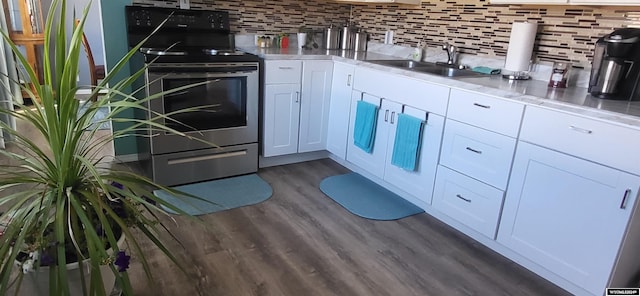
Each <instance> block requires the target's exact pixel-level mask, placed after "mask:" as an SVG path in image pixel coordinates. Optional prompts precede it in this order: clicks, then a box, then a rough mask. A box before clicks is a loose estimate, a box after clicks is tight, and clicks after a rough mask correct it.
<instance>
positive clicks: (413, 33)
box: [133, 0, 640, 67]
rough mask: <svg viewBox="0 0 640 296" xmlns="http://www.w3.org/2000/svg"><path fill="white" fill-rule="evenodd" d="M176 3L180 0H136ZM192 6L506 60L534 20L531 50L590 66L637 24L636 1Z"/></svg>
mask: <svg viewBox="0 0 640 296" xmlns="http://www.w3.org/2000/svg"><path fill="white" fill-rule="evenodd" d="M133 2H134V3H135V4H144V5H155V6H164V7H178V0H171V1H169V0H164V1H160V0H134V1H133ZM191 7H192V8H195V9H198V8H206V9H222V10H228V11H229V12H230V16H231V25H232V28H234V32H235V33H243V34H247V33H255V34H273V33H280V32H288V33H294V32H296V31H297V30H298V28H299V27H300V26H301V25H303V24H304V25H306V26H307V27H310V28H313V29H317V30H320V29H322V28H324V27H326V26H328V25H329V24H331V23H333V24H338V25H340V24H344V23H345V22H346V21H348V20H351V21H354V22H356V23H357V25H358V26H359V27H362V28H365V29H366V30H367V31H368V32H369V35H370V39H371V40H373V41H378V42H383V40H384V33H385V31H387V30H393V31H395V37H394V41H395V43H396V44H397V45H404V46H415V45H417V43H418V42H419V41H421V40H424V41H426V43H427V44H428V45H429V46H430V47H434V46H438V45H439V44H440V43H442V42H444V41H448V42H450V43H453V44H455V45H456V46H458V47H459V48H460V51H461V52H462V53H465V54H470V55H478V56H486V57H500V58H504V56H505V55H506V52H507V45H508V43H509V34H510V31H511V24H512V23H513V22H514V21H525V20H530V21H537V22H538V23H539V24H540V26H539V28H538V34H537V36H536V43H535V48H534V54H535V56H536V57H537V58H538V59H539V60H540V61H558V60H560V61H571V62H573V63H574V65H575V66H578V67H589V66H590V62H591V58H592V52H593V47H594V43H595V41H596V40H597V39H598V38H599V37H600V36H602V35H605V34H607V33H610V32H611V31H613V30H614V29H615V28H620V27H639V26H640V7H617V6H566V5H490V4H489V3H488V1H487V0H457V1H452V0H429V1H423V3H422V4H421V5H420V6H415V5H414V6H411V5H410V6H403V5H389V4H368V5H346V4H341V3H334V2H330V1H326V0H311V1H302V0H280V1H273V0H264V1H258V0H232V1H217V0H192V1H191Z"/></svg>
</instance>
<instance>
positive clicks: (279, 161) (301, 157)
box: [258, 150, 329, 168]
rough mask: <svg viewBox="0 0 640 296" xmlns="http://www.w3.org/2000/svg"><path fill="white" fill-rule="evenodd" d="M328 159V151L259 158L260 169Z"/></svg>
mask: <svg viewBox="0 0 640 296" xmlns="http://www.w3.org/2000/svg"><path fill="white" fill-rule="evenodd" d="M328 157H329V152H328V151H326V150H322V151H314V152H305V153H296V154H288V155H280V156H272V157H263V156H260V157H259V158H258V168H267V167H272V166H279V165H285V164H292V163H298V162H305V161H312V160H318V159H323V158H328Z"/></svg>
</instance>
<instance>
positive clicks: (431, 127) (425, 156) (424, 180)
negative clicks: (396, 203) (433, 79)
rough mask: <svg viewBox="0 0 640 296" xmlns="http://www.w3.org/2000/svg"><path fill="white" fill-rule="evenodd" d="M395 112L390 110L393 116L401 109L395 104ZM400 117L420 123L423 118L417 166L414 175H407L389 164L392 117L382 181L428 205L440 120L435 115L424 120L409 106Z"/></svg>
mask: <svg viewBox="0 0 640 296" xmlns="http://www.w3.org/2000/svg"><path fill="white" fill-rule="evenodd" d="M396 108H397V109H393V112H402V105H399V104H398V105H397V106H396ZM404 113H405V114H407V115H410V116H413V117H416V118H420V119H425V118H427V121H426V123H425V124H424V127H423V130H422V141H421V144H420V152H419V156H418V164H417V166H416V170H415V171H408V170H405V169H402V168H400V167H397V166H395V165H393V164H392V163H391V158H392V157H393V147H394V145H395V143H394V142H395V137H396V128H397V124H396V123H397V121H396V119H397V117H398V116H397V115H394V118H395V119H394V121H393V123H391V126H392V127H391V130H390V132H389V141H388V144H387V164H386V167H385V170H384V180H385V181H387V182H389V183H391V184H393V185H395V186H396V187H398V188H400V189H402V190H404V191H405V192H407V193H410V194H411V195H413V196H415V197H417V198H418V199H420V200H422V201H424V202H426V203H428V204H431V197H432V196H433V184H434V180H435V178H436V168H437V166H438V156H439V155H440V142H441V141H442V130H443V128H444V117H442V116H440V115H436V114H428V116H427V112H425V111H422V110H419V109H415V108H412V107H409V106H405V108H404ZM396 114H397V113H396Z"/></svg>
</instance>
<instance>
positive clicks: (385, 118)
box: [384, 109, 389, 122]
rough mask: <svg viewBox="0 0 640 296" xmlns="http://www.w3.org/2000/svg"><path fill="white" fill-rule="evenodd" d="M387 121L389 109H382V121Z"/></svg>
mask: <svg viewBox="0 0 640 296" xmlns="http://www.w3.org/2000/svg"><path fill="white" fill-rule="evenodd" d="M388 121H389V109H387V110H384V122H388Z"/></svg>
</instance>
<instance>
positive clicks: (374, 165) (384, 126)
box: [347, 91, 391, 179]
mask: <svg viewBox="0 0 640 296" xmlns="http://www.w3.org/2000/svg"><path fill="white" fill-rule="evenodd" d="M358 100H365V101H367V102H369V103H371V104H376V105H379V106H381V108H380V109H379V110H378V119H377V121H378V122H377V125H376V130H375V134H376V135H375V139H374V143H373V151H372V152H371V153H368V152H365V151H364V150H362V149H360V148H359V147H357V146H356V145H355V144H354V141H353V139H354V138H353V135H354V133H355V131H354V124H355V119H356V107H357V105H358ZM388 103H391V102H388V101H385V100H382V99H380V98H378V97H376V96H372V95H369V94H365V93H361V92H357V91H354V92H353V95H352V98H351V120H349V139H348V141H349V145H348V146H347V160H348V161H350V162H351V163H353V164H355V165H357V166H359V167H360V168H362V169H364V170H365V171H367V172H369V173H371V174H373V175H375V176H376V177H378V178H380V179H382V177H383V176H384V166H385V159H386V156H387V138H388V137H389V124H388V121H389V116H390V113H391V111H389V108H388V107H387V108H386V109H385V105H384V104H388ZM385 115H386V117H385ZM385 118H386V122H385Z"/></svg>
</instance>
